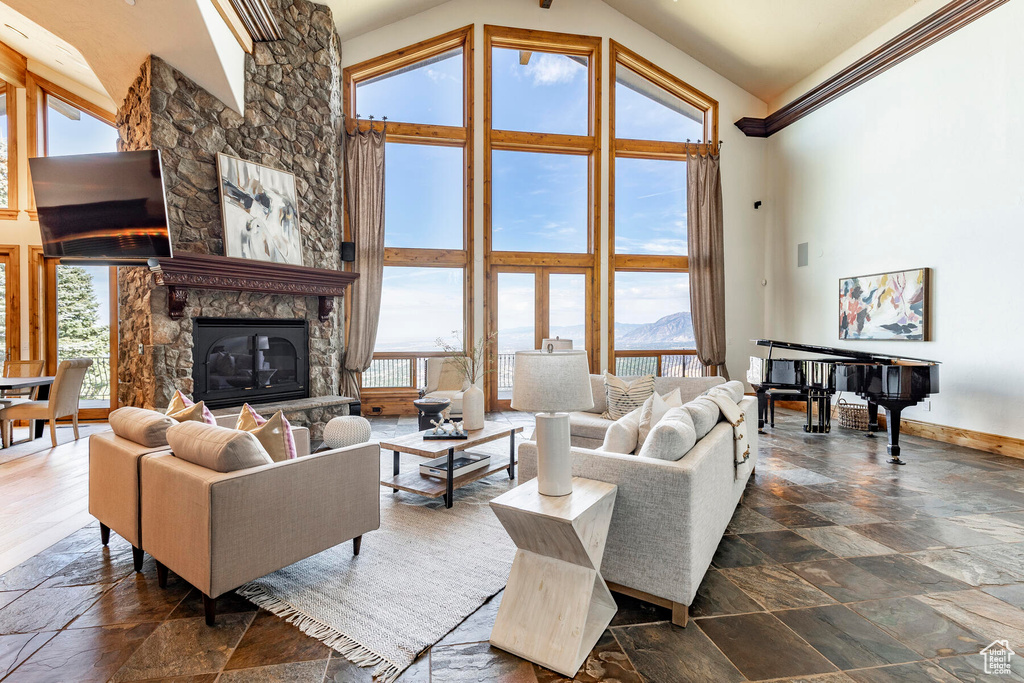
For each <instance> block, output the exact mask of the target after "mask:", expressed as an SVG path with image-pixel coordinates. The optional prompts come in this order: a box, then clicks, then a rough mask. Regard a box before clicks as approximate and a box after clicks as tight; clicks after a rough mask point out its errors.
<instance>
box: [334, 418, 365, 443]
mask: <svg viewBox="0 0 1024 683" xmlns="http://www.w3.org/2000/svg"><path fill="white" fill-rule="evenodd" d="M369 440H370V421H369V420H367V419H366V418H365V417H360V416H359V415H342V416H341V417H334V418H331V421H330V422H328V423H327V425H326V426H325V427H324V445H325V446H327V447H328V448H344V447H345V446H355V445H356V444H358V443H366V442H367V441H369Z"/></svg>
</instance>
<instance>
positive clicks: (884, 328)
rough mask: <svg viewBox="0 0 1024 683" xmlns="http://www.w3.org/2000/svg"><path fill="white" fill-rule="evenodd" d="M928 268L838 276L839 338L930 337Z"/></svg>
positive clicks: (897, 338)
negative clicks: (839, 277) (845, 276)
mask: <svg viewBox="0 0 1024 683" xmlns="http://www.w3.org/2000/svg"><path fill="white" fill-rule="evenodd" d="M930 288H931V269H930V268H914V269H913V270H900V271H895V272H892V273H875V274H874V275H860V276H858V277H847V278H842V279H840V280H839V338H840V339H865V340H896V341H929V336H930V335H929V330H930V328H931V310H930V307H931V303H930V301H929V299H930Z"/></svg>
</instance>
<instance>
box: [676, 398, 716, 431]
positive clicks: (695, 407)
mask: <svg viewBox="0 0 1024 683" xmlns="http://www.w3.org/2000/svg"><path fill="white" fill-rule="evenodd" d="M683 408H684V409H685V410H686V411H687V412H689V413H690V418H691V419H692V420H693V427H694V430H695V431H696V432H697V440H698V441H699V440H701V439H703V438H704V437H705V436H707V434H708V432H710V431H711V430H712V429H714V428H715V425H716V424H718V418H720V417H721V416H722V411H720V410H719V409H718V406H717V405H716V404H715V402H714V401H712V400H711V399H708V398H695V399H693V400H692V401H690V402H689V403H686V404H684V405H683Z"/></svg>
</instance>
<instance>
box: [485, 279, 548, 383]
mask: <svg viewBox="0 0 1024 683" xmlns="http://www.w3.org/2000/svg"><path fill="white" fill-rule="evenodd" d="M495 304H496V306H497V330H498V339H497V342H496V345H495V348H496V351H497V363H496V364H495V366H494V367H495V369H496V373H495V375H496V379H497V382H496V384H497V399H498V400H499V401H509V400H511V399H512V376H513V373H514V371H515V358H516V356H515V353H516V351H528V350H530V349H536V348H537V340H538V339H539V337H538V336H537V315H536V311H537V276H536V274H535V273H533V272H525V273H501V272H499V273H498V274H497V293H496V296H495Z"/></svg>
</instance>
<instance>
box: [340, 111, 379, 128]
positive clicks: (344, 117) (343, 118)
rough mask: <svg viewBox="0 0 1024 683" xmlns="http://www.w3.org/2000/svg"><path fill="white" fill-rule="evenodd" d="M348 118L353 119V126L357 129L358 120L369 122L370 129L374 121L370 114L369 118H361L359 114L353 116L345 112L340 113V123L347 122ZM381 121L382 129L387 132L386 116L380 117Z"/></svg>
mask: <svg viewBox="0 0 1024 683" xmlns="http://www.w3.org/2000/svg"><path fill="white" fill-rule="evenodd" d="M350 119H351V120H354V121H355V128H356V130H359V124H360V122H367V121H368V122H369V124H370V130H373V123H374V121H373V116H372V115H371V116H370V118H369V119H361V118H360V117H359V114H356V115H355V116H354V117H350V116H348V115H347V114H342V115H341V121H342V123H347V122H348V121H349V120H350ZM381 121H383V122H384V128H383V131H384V132H387V130H388V117H386V116H383V117H381Z"/></svg>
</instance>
